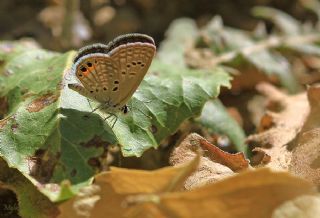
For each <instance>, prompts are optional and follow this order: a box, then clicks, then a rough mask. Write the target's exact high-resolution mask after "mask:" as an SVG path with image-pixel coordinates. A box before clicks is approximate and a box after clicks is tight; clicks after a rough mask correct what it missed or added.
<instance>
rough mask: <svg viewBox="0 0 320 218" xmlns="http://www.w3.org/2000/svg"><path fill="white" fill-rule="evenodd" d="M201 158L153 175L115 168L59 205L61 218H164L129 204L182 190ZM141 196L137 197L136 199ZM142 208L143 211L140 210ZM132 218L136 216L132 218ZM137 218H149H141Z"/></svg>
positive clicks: (97, 177)
mask: <svg viewBox="0 0 320 218" xmlns="http://www.w3.org/2000/svg"><path fill="white" fill-rule="evenodd" d="M198 163H199V156H198V157H196V158H194V159H193V160H192V161H191V162H189V163H188V164H187V165H184V166H179V167H165V168H162V169H159V170H154V171H144V170H130V169H122V168H116V167H112V168H111V171H109V172H105V173H101V174H99V175H97V176H96V177H95V181H94V184H93V185H92V186H89V187H86V188H84V189H83V190H82V191H81V192H80V194H79V195H78V196H77V197H76V198H74V199H71V200H69V201H67V202H64V203H62V204H61V205H60V207H59V209H60V212H61V214H60V216H59V218H69V217H94V218H100V217H101V218H102V217H119V218H121V217H127V216H128V214H132V213H134V214H135V213H139V211H145V210H148V216H149V217H161V216H160V212H159V211H157V210H154V209H152V208H154V207H155V206H154V205H149V204H146V205H140V204H139V205H136V206H132V207H126V206H128V204H127V203H128V200H130V199H134V200H130V203H131V204H134V202H133V201H149V200H150V199H149V198H150V197H149V196H148V195H147V194H159V193H164V192H171V191H174V190H178V189H181V186H182V184H183V181H184V180H185V179H186V178H187V177H188V176H189V175H190V174H191V173H192V172H193V171H194V169H195V168H196V167H197V165H198ZM137 195H138V196H137ZM140 206H141V207H140ZM130 217H133V215H130ZM138 217H146V216H145V215H144V216H138Z"/></svg>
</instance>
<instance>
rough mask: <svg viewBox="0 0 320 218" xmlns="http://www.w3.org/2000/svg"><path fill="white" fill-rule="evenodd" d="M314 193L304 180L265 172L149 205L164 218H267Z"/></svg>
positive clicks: (160, 198) (241, 175) (166, 196)
mask: <svg viewBox="0 0 320 218" xmlns="http://www.w3.org/2000/svg"><path fill="white" fill-rule="evenodd" d="M315 193H316V189H315V188H314V187H313V186H312V185H311V184H310V183H308V182H307V181H305V180H303V179H300V178H297V177H294V176H292V175H290V174H288V173H285V172H272V171H270V170H268V169H265V168H264V169H258V170H254V171H247V172H243V173H239V174H238V175H236V176H233V177H230V178H227V179H225V180H222V181H219V182H217V183H213V184H208V185H206V186H203V187H200V188H197V189H194V190H191V191H186V192H179V193H177V192H174V193H165V194H162V195H158V199H157V198H156V197H155V196H154V197H153V199H152V201H153V202H154V204H155V205H157V206H158V208H159V210H161V211H163V213H164V214H166V217H184V218H188V217H219V218H233V217H237V218H241V217H243V218H245V217H259V218H269V217H271V214H272V213H273V210H274V209H275V208H277V207H278V206H279V205H281V204H282V203H284V202H286V201H288V200H291V199H294V198H296V197H298V196H302V195H312V194H315ZM147 213H148V211H147V210H146V211H145V213H144V214H147ZM141 214H142V213H141ZM142 217H143V216H142Z"/></svg>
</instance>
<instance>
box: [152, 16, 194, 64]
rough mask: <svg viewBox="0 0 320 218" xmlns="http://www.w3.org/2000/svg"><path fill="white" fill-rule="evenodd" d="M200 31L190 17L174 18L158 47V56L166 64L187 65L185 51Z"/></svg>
mask: <svg viewBox="0 0 320 218" xmlns="http://www.w3.org/2000/svg"><path fill="white" fill-rule="evenodd" d="M197 33H198V29H197V25H196V23H195V21H194V20H192V19H190V18H180V19H176V20H174V21H173V22H172V23H171V24H170V26H169V28H168V30H167V31H166V39H165V40H163V41H162V42H161V46H160V49H158V58H159V59H160V60H161V61H163V62H164V63H166V64H173V65H175V66H180V67H186V63H185V60H184V52H185V51H186V48H187V47H188V46H189V45H190V44H191V43H192V42H193V40H194V38H195V37H196V35H197Z"/></svg>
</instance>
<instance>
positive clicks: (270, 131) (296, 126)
mask: <svg viewBox="0 0 320 218" xmlns="http://www.w3.org/2000/svg"><path fill="white" fill-rule="evenodd" d="M257 89H258V91H260V92H261V93H262V94H263V95H265V96H266V97H267V98H268V100H269V104H268V108H267V109H268V111H267V113H266V114H265V115H264V117H263V118H262V119H261V122H260V127H259V131H260V133H258V134H254V135H251V136H249V137H248V139H247V142H248V144H250V145H252V146H255V147H258V148H255V149H253V151H254V152H256V154H255V155H254V156H253V162H252V163H253V164H255V165H260V164H261V165H267V166H269V167H271V168H273V169H277V170H288V167H289V164H290V161H291V156H292V153H291V151H290V143H291V142H292V141H293V140H294V139H295V137H296V135H297V133H298V132H299V131H300V129H301V128H302V126H303V124H304V122H305V120H306V117H307V115H308V113H309V105H308V101H307V96H306V94H305V93H302V94H298V95H292V96H289V95H286V94H285V93H283V92H281V91H279V90H278V89H276V88H275V87H274V86H272V85H269V84H266V83H262V84H260V85H258V87H257Z"/></svg>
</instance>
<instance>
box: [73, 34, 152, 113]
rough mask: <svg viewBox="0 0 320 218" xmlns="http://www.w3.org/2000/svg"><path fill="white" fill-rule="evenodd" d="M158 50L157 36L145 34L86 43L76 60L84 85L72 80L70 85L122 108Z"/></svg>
mask: <svg viewBox="0 0 320 218" xmlns="http://www.w3.org/2000/svg"><path fill="white" fill-rule="evenodd" d="M106 51H108V53H104V52H106ZM155 51H156V47H155V45H154V42H153V39H152V38H151V37H149V36H146V35H143V34H130V35H124V36H120V37H118V38H116V39H115V40H114V41H112V43H109V44H108V45H107V46H105V45H102V44H95V45H93V46H91V47H85V48H83V49H82V52H80V53H79V55H78V56H77V57H76V59H75V60H76V63H75V64H74V71H75V75H76V77H77V78H78V79H79V81H80V82H81V85H80V84H69V88H71V89H73V90H75V91H77V92H78V93H80V94H82V95H84V96H86V97H89V98H91V99H94V100H96V101H98V102H100V103H103V104H106V106H109V107H114V108H119V109H120V108H122V107H123V106H124V105H125V104H126V103H127V101H128V100H129V99H130V98H131V96H132V95H133V93H134V92H135V91H136V89H137V88H138V86H139V85H140V83H141V81H142V79H143V77H144V76H145V74H146V73H147V71H148V68H149V66H150V64H151V62H152V58H153V56H154V54H155Z"/></svg>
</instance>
